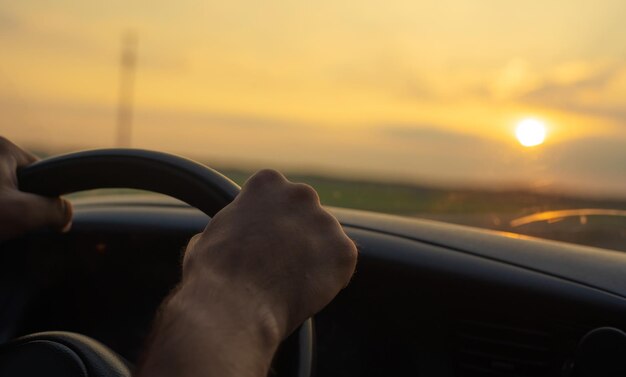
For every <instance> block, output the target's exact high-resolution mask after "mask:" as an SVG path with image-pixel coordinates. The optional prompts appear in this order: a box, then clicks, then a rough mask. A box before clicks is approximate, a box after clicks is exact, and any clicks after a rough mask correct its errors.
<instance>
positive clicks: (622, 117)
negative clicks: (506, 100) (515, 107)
mask: <svg viewBox="0 0 626 377" xmlns="http://www.w3.org/2000/svg"><path fill="white" fill-rule="evenodd" d="M589 71H590V72H588V73H587V74H586V75H584V76H583V77H579V78H578V79H576V80H573V81H563V80H557V78H556V77H553V78H548V79H544V81H543V83H542V84H541V85H539V86H538V87H536V88H534V89H533V90H530V91H528V92H526V93H523V94H522V95H520V96H519V97H518V98H517V100H519V101H521V102H523V103H528V104H532V105H541V106H546V107H550V108H554V109H559V110H563V111H568V112H573V113H577V114H580V115H587V116H593V117H598V118H604V119H608V120H612V121H617V122H625V121H626V103H625V104H615V102H614V98H612V97H613V96H612V95H611V94H610V93H608V92H609V89H610V86H611V84H612V83H613V82H616V81H617V80H619V78H620V77H621V76H622V75H624V74H626V72H625V71H624V69H623V68H622V64H611V65H608V66H604V67H601V68H596V69H592V68H589ZM611 99H612V100H613V101H610V100H611ZM611 102H612V103H611Z"/></svg>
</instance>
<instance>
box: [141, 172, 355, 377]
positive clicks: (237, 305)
mask: <svg viewBox="0 0 626 377" xmlns="http://www.w3.org/2000/svg"><path fill="white" fill-rule="evenodd" d="M356 259H357V249H356V246H355V245H354V243H353V242H352V241H351V240H350V239H349V238H348V237H347V236H346V234H345V233H344V232H343V229H342V228H341V226H340V225H339V223H338V222H337V220H336V219H335V218H334V217H333V216H332V215H331V214H329V213H328V212H326V210H324V209H323V208H322V207H321V205H320V202H319V198H318V196H317V193H316V192H315V190H313V189H312V188H311V187H310V186H307V185H303V184H294V183H291V182H289V181H287V180H286V179H285V177H284V176H282V175H281V174H280V173H277V172H275V171H272V170H263V171H260V172H258V173H257V174H255V175H254V176H252V177H251V178H250V179H249V180H248V181H247V182H246V184H245V185H244V186H243V188H242V190H241V193H240V194H239V195H238V196H237V198H236V199H235V200H234V201H233V202H232V203H231V204H230V205H228V206H227V207H225V208H224V209H223V210H222V211H220V212H219V213H218V214H217V215H215V216H214V218H213V219H212V220H211V222H210V223H209V225H208V226H207V227H206V229H205V230H204V232H202V233H201V234H198V235H196V236H195V237H194V238H193V239H192V240H191V241H190V242H189V245H188V247H187V251H186V253H185V256H184V260H183V279H182V283H181V285H180V287H179V289H178V290H177V291H175V293H174V294H173V295H172V296H171V297H170V298H169V300H168V301H166V303H165V304H164V305H163V307H162V308H161V312H160V316H159V319H158V320H157V323H156V325H155V329H154V332H153V338H152V341H151V344H150V345H149V347H148V349H147V352H146V354H145V358H144V362H143V363H142V365H141V366H140V368H139V371H138V373H137V375H138V376H139V377H144V376H150V377H155V376H157V377H170V376H172V377H173V376H176V377H181V376H182V377H187V376H194V377H197V376H209V377H212V376H220V377H230V376H232V377H235V376H236V377H260V376H266V375H267V372H268V370H269V367H270V363H271V361H272V357H273V355H274V352H275V351H276V348H277V347H278V345H279V343H280V342H281V341H282V340H283V339H284V338H285V337H287V336H288V335H289V334H290V333H291V332H292V331H293V330H294V329H295V328H296V327H297V326H298V325H300V324H301V323H302V322H303V321H304V320H305V319H306V318H308V317H310V316H312V315H313V314H315V313H317V312H318V311H320V310H321V309H322V308H323V307H324V306H326V305H327V304H328V303H329V302H330V301H331V300H332V299H333V298H334V297H335V295H337V293H338V292H339V291H340V290H341V289H343V288H344V287H345V286H346V285H347V284H348V282H349V280H350V278H351V276H352V274H353V272H354V268H355V265H356Z"/></svg>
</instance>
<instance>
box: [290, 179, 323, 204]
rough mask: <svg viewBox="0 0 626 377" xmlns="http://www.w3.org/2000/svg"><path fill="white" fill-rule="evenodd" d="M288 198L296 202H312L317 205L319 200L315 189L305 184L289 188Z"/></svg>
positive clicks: (293, 185) (292, 185)
mask: <svg viewBox="0 0 626 377" xmlns="http://www.w3.org/2000/svg"><path fill="white" fill-rule="evenodd" d="M289 196H290V198H291V199H292V200H295V201H296V202H312V203H315V204H319V202H320V198H319V196H318V195H317V191H315V189H314V188H313V187H311V186H309V185H307V184H305V183H293V184H291V187H290V188H289Z"/></svg>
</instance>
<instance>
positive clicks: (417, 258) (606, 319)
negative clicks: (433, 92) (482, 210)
mask: <svg viewBox="0 0 626 377" xmlns="http://www.w3.org/2000/svg"><path fill="white" fill-rule="evenodd" d="M342 211H343V210H335V213H336V214H337V216H338V218H339V219H340V221H341V222H342V224H343V225H344V228H345V230H346V232H347V233H348V234H349V235H350V237H352V238H353V239H354V240H355V242H356V243H357V245H358V247H359V253H360V255H359V263H358V266H357V272H356V274H355V276H354V278H353V281H352V282H351V284H350V285H349V287H348V288H346V289H345V290H344V291H342V292H341V293H340V294H339V296H337V298H336V299H335V300H334V301H333V302H332V303H331V304H330V305H329V306H328V307H326V308H325V309H324V310H323V311H322V312H320V313H319V314H318V315H317V316H316V317H315V333H316V374H317V375H318V376H381V375H385V376H405V375H411V376H431V377H432V376H555V375H557V376H559V375H563V376H567V375H570V373H571V369H572V367H573V365H574V363H575V361H576V358H577V357H578V356H577V354H576V352H577V347H578V345H579V343H580V341H581V339H582V338H583V337H584V336H585V334H587V333H589V332H590V331H592V330H593V329H597V328H603V327H610V328H614V329H618V330H624V329H626V298H625V294H626V285H624V286H623V287H622V288H624V290H620V287H621V286H620V284H621V283H622V282H623V281H624V280H623V278H620V277H615V276H613V275H612V271H613V270H619V269H620V268H622V267H623V269H621V270H622V271H624V274H623V275H626V261H625V258H624V256H623V255H617V254H616V255H610V256H602V255H601V256H600V257H598V258H596V260H598V263H604V262H603V260H604V259H603V258H609V259H610V258H613V259H611V263H612V267H611V268H609V269H608V271H609V273H608V274H605V276H603V277H594V276H591V275H590V274H589V273H588V272H589V271H593V269H594V268H600V266H599V265H590V264H589V263H585V265H584V266H581V268H580V271H579V274H580V278H578V277H577V276H576V269H575V268H574V267H575V264H576V263H578V262H576V260H578V261H580V260H584V258H582V257H581V256H580V254H581V253H582V254H584V253H583V250H582V249H580V248H577V247H574V246H571V248H572V249H574V250H569V248H570V246H567V244H559V243H554V242H545V241H536V240H521V241H520V240H517V239H515V238H513V237H510V236H505V235H497V234H493V235H490V234H486V233H485V234H484V233H482V232H478V233H475V232H474V231H472V230H465V229H460V228H461V227H454V226H449V225H447V224H441V225H437V224H434V223H430V222H429V223H424V222H413V223H411V221H409V220H402V219H397V220H395V219H389V218H387V217H385V216H382V215H380V216H379V215H374V214H362V215H361V214H358V213H354V212H350V211H343V212H342ZM208 220H209V219H208V217H207V216H205V215H204V214H202V213H201V212H199V211H197V210H195V209H192V208H190V207H187V206H184V205H180V204H177V203H174V202H164V201H157V202H153V201H137V202H134V203H129V202H124V201H117V202H116V201H115V200H109V201H103V202H101V201H88V200H87V201H85V202H83V203H77V205H76V213H75V220H74V228H73V230H72V232H70V233H69V234H66V235H58V234H52V233H46V232H40V233H37V234H32V235H29V236H28V237H25V238H23V239H20V240H15V241H13V242H11V243H7V244H5V245H3V246H2V247H3V250H2V253H1V254H0V258H1V259H0V261H1V263H0V282H1V283H0V287H1V288H0V289H1V290H0V303H1V304H2V305H1V307H2V308H6V309H3V311H2V313H0V316H1V317H0V324H1V325H2V329H1V333H0V336H2V338H3V339H2V340H3V341H4V340H7V339H9V338H11V337H14V336H18V335H22V334H27V333H32V332H37V331H43V330H67V331H75V332H79V333H82V334H86V335H88V336H91V337H93V338H96V339H97V340H100V341H101V342H103V343H105V344H106V345H108V346H109V347H111V348H112V349H114V350H115V351H117V352H118V353H120V354H121V355H122V356H123V357H125V358H126V359H128V360H130V361H131V362H134V361H136V360H137V359H138V357H139V356H140V352H141V349H142V346H143V344H144V342H145V338H146V336H147V334H148V332H149V329H150V326H151V323H152V321H153V318H154V314H155V311H156V309H157V307H158V305H159V303H160V302H161V301H162V300H163V298H164V297H166V296H167V295H168V293H169V292H170V291H171V290H172V289H173V288H174V287H175V286H176V284H177V282H178V280H179V278H180V261H181V255H182V252H183V249H184V246H185V245H186V243H187V241H188V239H189V238H190V237H191V236H192V235H193V234H195V233H197V232H199V231H201V230H202V229H203V228H204V226H205V225H206V223H207V221H208ZM411 224H413V225H411ZM411 226H413V227H414V229H413V230H412V228H411ZM429 227H430V228H429ZM446 229H447V231H448V232H449V233H447V239H446V237H444V234H443V233H445V232H446ZM479 233H480V234H479ZM490 237H491V238H493V240H491V238H490ZM494 245H497V247H498V248H499V249H498V250H496V249H494V248H495V247H496V246H494ZM523 247H528V248H529V251H528V254H531V255H533V254H535V256H534V257H529V256H528V255H526V256H524V254H523V252H521V251H520V248H521V249H523ZM480 248H484V249H480ZM530 249H532V250H530ZM550 249H555V250H557V249H558V250H557V251H554V252H555V253H561V254H559V255H563V253H567V252H568V251H571V253H572V254H571V255H574V256H578V257H577V258H578V259H576V258H573V259H574V261H573V262H572V260H568V261H565V262H564V263H563V264H564V265H566V266H567V271H565V270H563V268H562V267H558V268H557V267H554V266H553V264H555V263H554V262H553V261H551V258H553V257H554V256H552V254H551V252H550ZM538 250H539V251H538ZM585 250H587V249H585ZM594 252H595V251H594ZM598 253H600V251H598ZM537 261H539V262H537ZM546 261H547V262H546ZM533 263H534V264H533ZM620 263H622V264H621V265H620ZM606 275H608V277H607V276H606ZM620 279H622V280H620Z"/></svg>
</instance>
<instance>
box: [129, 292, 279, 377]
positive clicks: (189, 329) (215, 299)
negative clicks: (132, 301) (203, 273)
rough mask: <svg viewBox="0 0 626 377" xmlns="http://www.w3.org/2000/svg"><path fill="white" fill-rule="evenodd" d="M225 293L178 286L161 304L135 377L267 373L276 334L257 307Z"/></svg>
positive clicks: (226, 376) (257, 375)
mask: <svg viewBox="0 0 626 377" xmlns="http://www.w3.org/2000/svg"><path fill="white" fill-rule="evenodd" d="M228 293H229V292H225V291H224V290H222V289H219V290H218V288H216V287H212V288H211V287H205V286H202V287H200V286H199V284H189V283H188V284H186V285H183V287H182V288H181V289H179V290H178V291H177V292H176V293H175V294H174V295H173V296H171V297H170V299H169V300H168V301H167V302H166V303H165V304H164V305H163V307H162V309H161V313H160V315H159V316H160V318H158V320H157V323H156V324H155V329H154V330H153V331H154V333H153V339H152V340H151V342H150V343H151V344H149V346H148V349H147V353H146V355H145V359H144V361H143V363H142V365H141V366H140V369H139V371H138V374H137V376H138V377H170V376H171V377H173V376H176V377H186V376H194V377H196V376H206V377H209V376H211V377H212V376H219V377H230V376H232V377H235V376H236V377H261V376H266V375H267V372H268V370H269V367H270V363H271V361H272V357H273V355H274V353H275V351H276V348H277V347H278V344H279V343H280V340H281V339H280V332H279V331H277V326H276V324H275V323H273V319H272V318H271V317H269V316H266V315H264V313H263V310H262V308H254V307H253V306H252V305H250V302H245V303H242V302H241V300H238V299H237V296H236V294H233V292H230V294H228ZM199 296H202V297H199Z"/></svg>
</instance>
